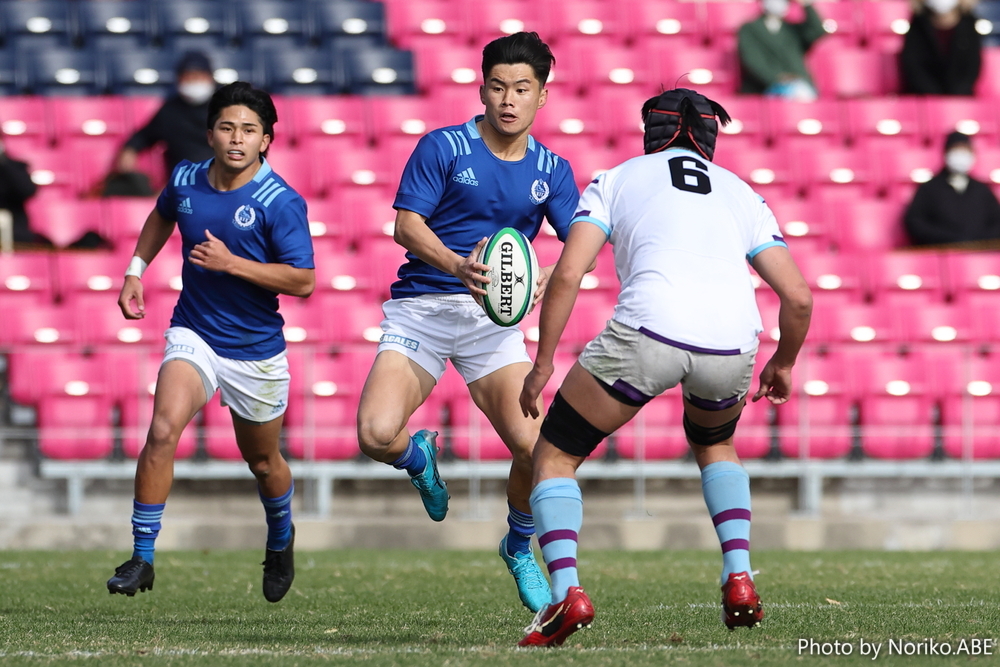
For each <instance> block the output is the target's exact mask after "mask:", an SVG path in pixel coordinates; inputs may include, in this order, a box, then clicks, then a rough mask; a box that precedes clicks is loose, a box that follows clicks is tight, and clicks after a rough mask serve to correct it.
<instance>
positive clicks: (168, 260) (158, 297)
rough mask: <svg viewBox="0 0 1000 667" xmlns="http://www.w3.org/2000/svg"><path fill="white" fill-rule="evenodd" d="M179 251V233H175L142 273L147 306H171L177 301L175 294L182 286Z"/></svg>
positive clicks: (180, 249) (181, 258)
mask: <svg viewBox="0 0 1000 667" xmlns="http://www.w3.org/2000/svg"><path fill="white" fill-rule="evenodd" d="M126 248H127V246H126ZM181 253H182V245H181V239H180V235H179V234H176V233H175V234H174V235H173V236H171V237H170V240H169V241H168V242H167V244H166V245H165V246H163V249H162V250H160V252H159V253H158V254H157V255H156V258H155V259H154V260H153V261H152V262H150V263H149V268H147V269H146V272H145V273H144V274H142V288H143V292H144V295H146V294H148V295H149V296H146V303H147V307H155V308H172V307H173V306H174V304H175V303H177V295H178V293H179V292H180V291H181V287H182V286H183V285H182V282H181V272H182V270H183V267H184V258H183V257H182V255H181Z"/></svg>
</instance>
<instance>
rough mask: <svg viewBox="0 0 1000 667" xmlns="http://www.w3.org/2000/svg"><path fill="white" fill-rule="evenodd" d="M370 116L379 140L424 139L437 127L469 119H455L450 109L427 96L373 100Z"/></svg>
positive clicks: (388, 97) (375, 98)
mask: <svg viewBox="0 0 1000 667" xmlns="http://www.w3.org/2000/svg"><path fill="white" fill-rule="evenodd" d="M368 117H369V124H370V131H371V136H372V137H373V138H374V139H375V140H376V141H378V140H380V139H382V138H383V137H387V136H399V135H406V136H416V137H421V136H423V135H424V134H426V133H428V132H430V131H431V130H434V129H436V128H439V127H444V126H447V125H455V124H457V123H460V122H465V121H466V120H468V118H465V119H464V120H462V119H460V118H456V117H452V116H451V115H450V114H449V110H448V109H442V108H440V107H439V106H438V105H436V104H433V103H430V102H429V100H428V99H427V98H425V97H411V96H384V97H372V98H370V99H369V100H368Z"/></svg>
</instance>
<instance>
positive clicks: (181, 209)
mask: <svg viewBox="0 0 1000 667" xmlns="http://www.w3.org/2000/svg"><path fill="white" fill-rule="evenodd" d="M177 212H178V213H187V214H188V215H190V214H192V213H194V209H193V208H191V198H190V197H185V198H184V201H182V202H181V203H180V204H178V205H177Z"/></svg>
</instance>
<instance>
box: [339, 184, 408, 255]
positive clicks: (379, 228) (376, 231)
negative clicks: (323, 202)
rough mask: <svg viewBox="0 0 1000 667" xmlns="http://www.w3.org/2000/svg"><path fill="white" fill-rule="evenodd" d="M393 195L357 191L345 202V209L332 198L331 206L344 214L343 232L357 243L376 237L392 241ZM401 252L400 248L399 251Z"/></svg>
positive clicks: (394, 210) (393, 224) (394, 214)
mask: <svg viewBox="0 0 1000 667" xmlns="http://www.w3.org/2000/svg"><path fill="white" fill-rule="evenodd" d="M393 199H394V195H388V196H387V195H385V194H384V193H383V192H381V191H376V190H370V191H367V192H359V193H357V194H355V195H354V196H353V197H351V199H350V201H348V202H347V206H346V210H345V206H344V205H343V203H342V202H339V201H336V200H333V201H331V206H338V207H339V210H340V211H341V214H342V215H344V216H345V219H343V222H342V224H343V225H344V228H343V230H342V232H343V233H345V234H347V235H348V236H349V238H351V239H352V240H354V241H356V242H357V243H359V244H364V242H365V240H366V239H369V238H376V239H379V240H380V241H381V240H386V239H387V240H389V241H390V242H391V241H392V234H393V230H394V228H395V220H396V209H394V208H393V207H392V204H393ZM400 252H402V250H401V251H400Z"/></svg>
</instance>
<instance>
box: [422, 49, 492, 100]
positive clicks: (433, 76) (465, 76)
mask: <svg viewBox="0 0 1000 667" xmlns="http://www.w3.org/2000/svg"><path fill="white" fill-rule="evenodd" d="M411 48H412V49H413V58H414V62H415V66H416V70H417V87H418V89H419V90H420V91H421V92H424V93H429V92H430V91H432V90H435V89H438V88H442V87H449V88H460V89H462V90H463V91H464V92H465V93H466V94H467V95H471V96H472V98H473V99H477V98H478V97H479V95H478V91H479V86H480V85H481V84H482V82H483V75H482V71H481V70H482V64H483V54H482V47H478V48H476V47H471V46H465V45H462V44H446V45H442V44H441V43H440V41H439V40H432V41H430V42H424V41H421V42H417V43H414V44H412V45H411Z"/></svg>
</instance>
